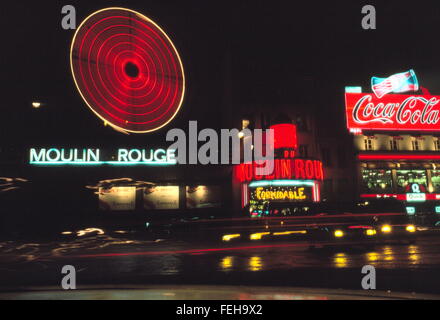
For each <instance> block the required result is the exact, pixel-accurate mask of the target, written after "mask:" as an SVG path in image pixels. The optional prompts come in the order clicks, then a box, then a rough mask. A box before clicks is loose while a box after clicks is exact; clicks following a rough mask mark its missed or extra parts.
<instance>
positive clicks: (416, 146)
mask: <svg viewBox="0 0 440 320" xmlns="http://www.w3.org/2000/svg"><path fill="white" fill-rule="evenodd" d="M412 148H413V150H414V151H419V150H420V143H419V140H417V139H413V140H412Z"/></svg>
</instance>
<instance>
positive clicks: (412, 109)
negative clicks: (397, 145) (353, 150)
mask: <svg viewBox="0 0 440 320" xmlns="http://www.w3.org/2000/svg"><path fill="white" fill-rule="evenodd" d="M439 102H440V96H423V95H402V94H388V95H386V96H384V97H382V98H380V99H379V98H377V97H376V96H375V95H374V94H372V93H371V94H370V93H346V94H345V105H346V117H347V128H348V129H349V130H350V131H351V132H354V133H360V132H362V131H363V130H378V131H381V130H393V131H394V130H400V131H439V130H440V104H439Z"/></svg>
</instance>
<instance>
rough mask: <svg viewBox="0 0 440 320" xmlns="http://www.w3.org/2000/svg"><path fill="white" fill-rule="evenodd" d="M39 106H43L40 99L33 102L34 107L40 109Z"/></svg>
mask: <svg viewBox="0 0 440 320" xmlns="http://www.w3.org/2000/svg"><path fill="white" fill-rule="evenodd" d="M39 107H41V102H38V101H34V102H32V108H35V109H38V108H39Z"/></svg>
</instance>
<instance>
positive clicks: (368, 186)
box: [362, 169, 393, 193]
mask: <svg viewBox="0 0 440 320" xmlns="http://www.w3.org/2000/svg"><path fill="white" fill-rule="evenodd" d="M392 191H393V176H392V174H391V170H385V169H377V170H376V169H375V170H367V169H366V170H362V192H363V193H390V192H392Z"/></svg>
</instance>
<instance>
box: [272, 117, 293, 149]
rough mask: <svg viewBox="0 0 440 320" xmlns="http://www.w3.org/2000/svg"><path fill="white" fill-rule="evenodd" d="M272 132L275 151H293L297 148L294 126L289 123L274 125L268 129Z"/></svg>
mask: <svg viewBox="0 0 440 320" xmlns="http://www.w3.org/2000/svg"><path fill="white" fill-rule="evenodd" d="M270 129H272V130H273V132H274V148H275V149H282V148H287V149H294V150H296V148H297V146H298V142H297V136H296V126H295V125H294V124H291V123H282V124H275V125H273V126H271V127H270Z"/></svg>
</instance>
